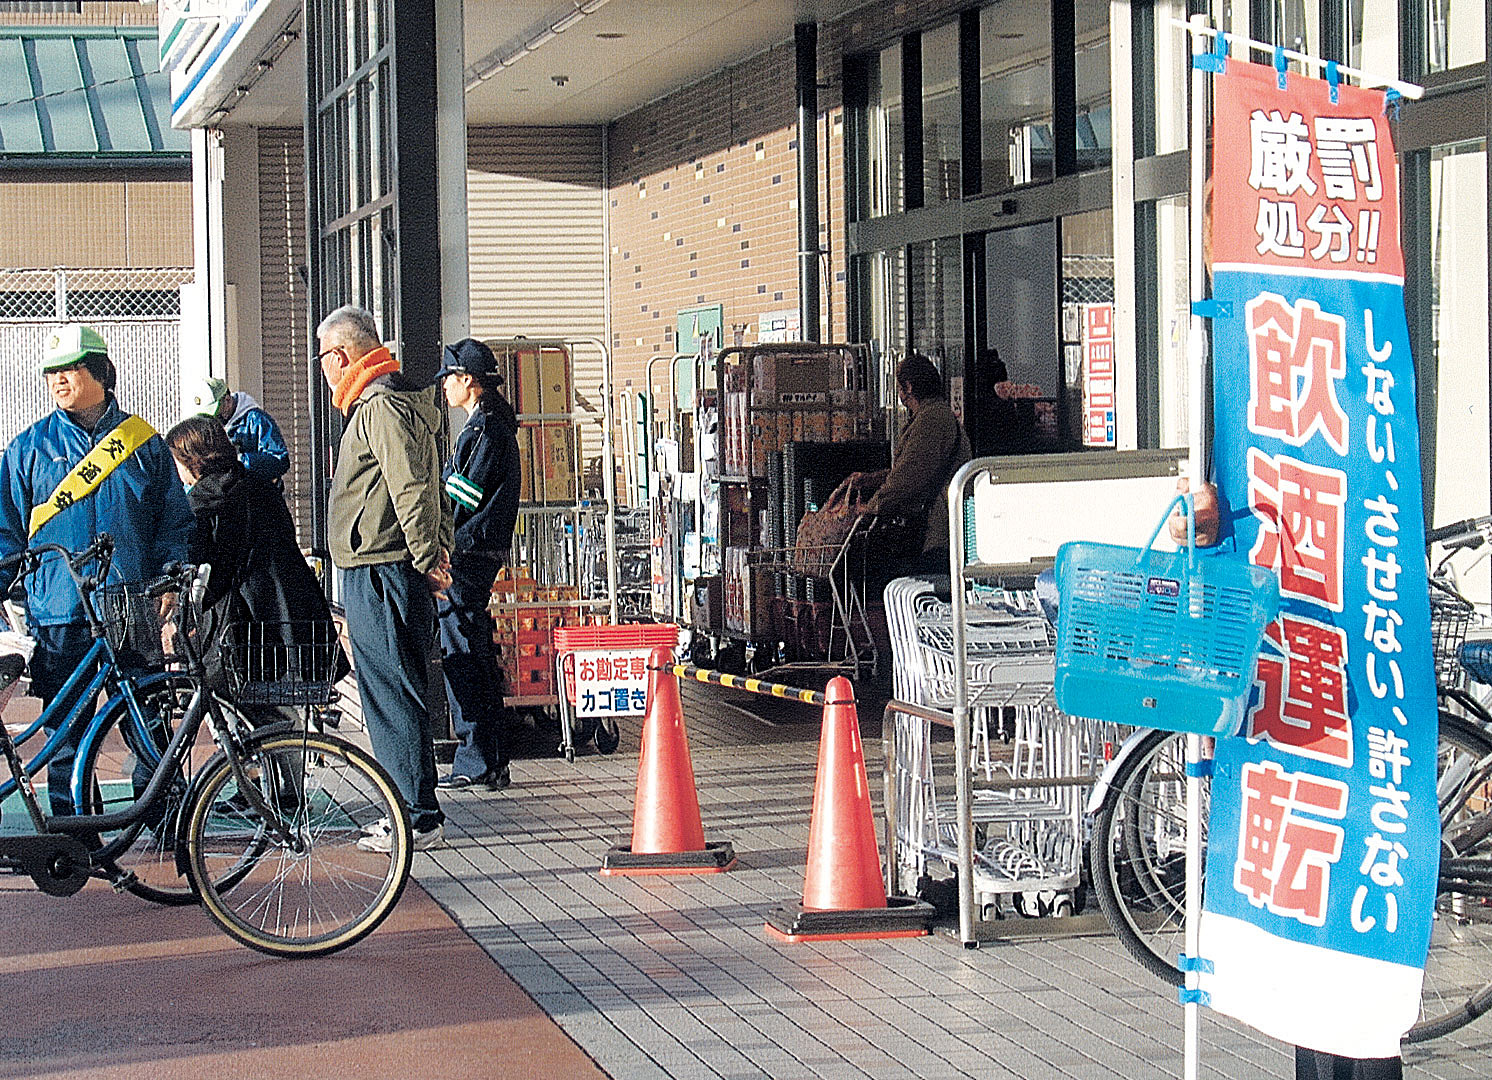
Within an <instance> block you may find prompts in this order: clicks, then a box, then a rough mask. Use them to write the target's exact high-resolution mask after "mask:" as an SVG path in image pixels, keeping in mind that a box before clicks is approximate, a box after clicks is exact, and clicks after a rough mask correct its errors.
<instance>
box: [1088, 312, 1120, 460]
mask: <svg viewBox="0 0 1492 1080" xmlns="http://www.w3.org/2000/svg"><path fill="white" fill-rule="evenodd" d="M1083 445H1084V446H1113V445H1114V305H1113V304H1084V305H1083Z"/></svg>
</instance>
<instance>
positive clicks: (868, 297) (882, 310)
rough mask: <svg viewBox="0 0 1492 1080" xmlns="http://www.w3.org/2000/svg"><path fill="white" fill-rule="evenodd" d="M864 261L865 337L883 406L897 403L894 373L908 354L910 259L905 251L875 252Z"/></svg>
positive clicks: (862, 294) (861, 264)
mask: <svg viewBox="0 0 1492 1080" xmlns="http://www.w3.org/2000/svg"><path fill="white" fill-rule="evenodd" d="M859 258H860V281H861V287H862V290H863V291H862V292H861V294H860V295H861V296H862V297H863V298H864V303H865V304H866V305H867V310H866V311H865V322H864V324H863V325H864V327H865V334H866V336H867V338H868V339H869V342H868V343H869V345H870V353H871V357H872V359H873V361H874V363H875V371H876V373H877V386H878V387H879V388H880V399H879V400H880V404H881V405H882V406H883V407H884V406H887V405H894V404H895V403H896V390H895V387H894V386H893V379H892V373H893V372H894V371H895V369H896V364H897V361H899V360H900V359H901V358H902V357H904V356H905V355H906V353H907V259H906V252H905V251H903V250H902V249H901V248H895V249H893V250H891V251H873V252H871V253H870V254H868V255H861V256H859Z"/></svg>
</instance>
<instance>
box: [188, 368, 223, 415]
mask: <svg viewBox="0 0 1492 1080" xmlns="http://www.w3.org/2000/svg"><path fill="white" fill-rule="evenodd" d="M227 396H228V382H227V380H226V379H214V378H212V377H210V376H209V377H208V378H206V379H203V380H201V381H200V382H198V383H197V386H196V388H195V389H194V390H193V391H192V408H193V409H194V410H196V413H197V415H198V416H216V415H217V411H218V406H219V405H221V404H222V403H223V399H224V398H225V397H227Z"/></svg>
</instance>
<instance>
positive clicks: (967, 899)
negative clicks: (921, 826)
mask: <svg viewBox="0 0 1492 1080" xmlns="http://www.w3.org/2000/svg"><path fill="white" fill-rule="evenodd" d="M984 468H985V466H983V465H981V464H979V462H978V461H977V460H975V461H971V462H969V463H968V464H966V465H963V466H961V467H960V468H959V470H958V472H956V473H954V474H953V479H952V480H950V481H949V482H948V580H949V584H950V586H951V592H952V599H953V676H954V677H953V686H954V691H953V757H954V762H953V781H954V789H953V790H954V803H955V811H954V812H955V818H956V820H955V824H956V826H957V828H958V939H959V940H960V941H961V942H963V945H964V948H966V949H973V948H977V947H978V945H979V942H978V940H977V939H976V938H975V936H974V784H973V780H974V778H973V776H971V775H970V773H969V750H970V743H971V742H972V738H971V736H972V732H971V731H970V730H969V683H968V680H967V679H966V678H965V677H964V675H965V671H966V670H967V668H966V657H967V654H968V637H967V635H966V633H965V631H964V617H965V616H964V554H965V552H964V489H965V488H966V487H967V486H968V483H969V477H971V476H973V475H974V474H975V473H977V472H982V471H983V470H984Z"/></svg>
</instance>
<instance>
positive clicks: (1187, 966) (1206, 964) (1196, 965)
mask: <svg viewBox="0 0 1492 1080" xmlns="http://www.w3.org/2000/svg"><path fill="white" fill-rule="evenodd" d="M1176 967H1177V969H1178V970H1180V971H1196V972H1200V973H1201V974H1203V975H1211V974H1213V973H1214V970H1215V969H1214V968H1213V966H1212V961H1211V960H1207V959H1205V958H1203V957H1200V956H1187V955H1186V953H1178V954H1177V956H1176Z"/></svg>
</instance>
